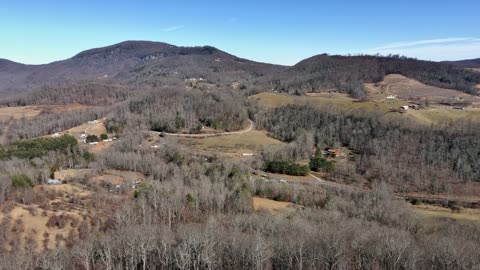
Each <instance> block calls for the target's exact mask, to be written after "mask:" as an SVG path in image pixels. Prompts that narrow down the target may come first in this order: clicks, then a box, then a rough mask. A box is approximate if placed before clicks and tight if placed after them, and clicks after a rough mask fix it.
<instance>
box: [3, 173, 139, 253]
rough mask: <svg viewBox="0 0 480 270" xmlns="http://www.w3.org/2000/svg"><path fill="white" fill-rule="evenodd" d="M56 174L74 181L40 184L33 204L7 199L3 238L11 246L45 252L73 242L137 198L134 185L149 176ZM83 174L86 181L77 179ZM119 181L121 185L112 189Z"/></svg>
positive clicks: (4, 208)
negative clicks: (134, 193) (130, 198)
mask: <svg viewBox="0 0 480 270" xmlns="http://www.w3.org/2000/svg"><path fill="white" fill-rule="evenodd" d="M55 177H57V178H58V179H61V180H66V182H68V183H66V184H61V185H37V186H35V187H34V188H32V190H31V193H28V194H30V195H28V198H29V199H28V202H27V204H21V203H18V202H15V201H12V200H10V201H8V202H6V203H3V204H2V207H1V211H0V221H1V226H8V228H9V229H8V234H7V235H6V236H5V242H3V243H4V244H5V245H6V248H7V249H12V247H13V246H17V247H18V246H20V247H26V246H32V247H33V248H34V249H35V250H36V251H37V252H40V251H42V250H44V249H45V248H48V249H54V248H57V247H63V246H67V245H69V244H73V243H74V242H75V241H77V240H78V238H79V237H82V235H83V237H86V235H88V234H90V233H91V232H93V231H96V230H98V229H99V228H100V227H101V226H103V224H104V223H105V222H106V221H107V220H108V218H109V217H111V216H112V215H113V213H114V212H115V210H116V209H118V208H119V207H121V206H122V204H123V203H124V202H126V201H127V200H128V198H129V197H131V194H132V192H133V188H131V185H132V184H133V183H137V182H138V180H141V181H143V180H144V179H145V176H144V175H143V174H140V173H137V172H130V171H118V170H106V171H105V172H102V173H100V174H93V171H92V170H89V169H77V170H75V169H69V170H61V171H58V172H56V173H55ZM83 177H87V178H88V179H87V182H86V184H85V185H82V184H79V183H78V181H76V180H80V178H83ZM105 184H108V185H105ZM114 186H116V187H119V186H121V187H120V188H116V190H108V189H109V188H111V189H114ZM102 187H103V188H102ZM24 196H25V195H24ZM94 226H95V227H96V228H94Z"/></svg>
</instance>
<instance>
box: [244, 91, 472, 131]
mask: <svg viewBox="0 0 480 270" xmlns="http://www.w3.org/2000/svg"><path fill="white" fill-rule="evenodd" d="M250 100H255V101H256V102H258V104H259V105H260V106H262V107H264V108H267V109H273V108H277V107H282V106H286V105H289V104H297V105H311V106H314V107H317V106H318V107H320V106H327V105H334V106H336V107H337V108H338V109H345V110H350V109H365V110H369V111H381V112H384V113H388V112H389V111H390V110H391V109H397V108H399V107H400V106H404V105H408V104H410V103H409V102H407V101H402V100H398V99H394V100H388V99H384V100H378V101H365V102H358V101H355V100H354V99H352V98H350V97H344V98H340V97H334V98H328V97H320V96H313V97H312V96H290V95H286V94H274V93H261V94H257V95H254V96H251V97H250ZM386 116H389V117H390V116H402V117H403V116H406V117H409V118H411V119H413V120H415V121H417V122H418V123H422V124H435V123H439V122H445V121H446V122H452V121H458V120H474V121H480V109H477V108H467V109H465V110H455V109H453V108H452V107H448V106H442V107H440V106H433V107H430V108H427V109H420V110H413V109H411V110H408V111H407V112H406V113H404V114H401V115H400V114H398V113H396V114H394V113H389V114H386Z"/></svg>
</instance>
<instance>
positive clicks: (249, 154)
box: [242, 153, 253, 157]
mask: <svg viewBox="0 0 480 270" xmlns="http://www.w3.org/2000/svg"><path fill="white" fill-rule="evenodd" d="M242 156H244V157H251V156H253V153H243V154H242Z"/></svg>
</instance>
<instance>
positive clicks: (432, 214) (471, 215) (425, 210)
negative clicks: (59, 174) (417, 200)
mask: <svg viewBox="0 0 480 270" xmlns="http://www.w3.org/2000/svg"><path fill="white" fill-rule="evenodd" d="M412 207H413V209H414V210H415V212H416V213H418V214H420V215H421V216H422V217H424V218H426V219H438V218H448V219H454V220H457V221H467V222H468V221H470V222H471V221H474V222H480V209H471V208H463V209H461V210H460V212H455V213H454V212H452V210H450V209H449V208H445V207H440V206H435V205H427V204H419V205H412Z"/></svg>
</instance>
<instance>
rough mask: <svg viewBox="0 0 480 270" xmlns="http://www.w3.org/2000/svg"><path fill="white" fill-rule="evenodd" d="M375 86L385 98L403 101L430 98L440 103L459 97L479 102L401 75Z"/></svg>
mask: <svg viewBox="0 0 480 270" xmlns="http://www.w3.org/2000/svg"><path fill="white" fill-rule="evenodd" d="M375 85H376V87H377V89H378V90H379V92H383V94H384V95H385V96H386V95H395V96H397V97H398V98H400V99H403V100H416V99H419V98H424V97H428V98H429V100H430V101H432V102H435V101H436V102H438V101H442V100H444V99H449V98H454V97H457V98H461V99H464V100H470V101H472V102H475V101H477V102H478V101H479V98H478V97H475V96H472V95H469V94H466V93H464V92H461V91H457V90H452V89H445V88H439V87H434V86H429V85H425V84H423V83H421V82H419V81H416V80H413V79H410V78H407V77H405V76H403V75H399V74H390V75H387V76H385V79H384V80H383V81H382V82H380V83H377V84H375Z"/></svg>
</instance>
